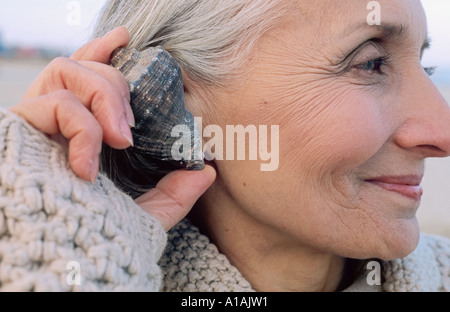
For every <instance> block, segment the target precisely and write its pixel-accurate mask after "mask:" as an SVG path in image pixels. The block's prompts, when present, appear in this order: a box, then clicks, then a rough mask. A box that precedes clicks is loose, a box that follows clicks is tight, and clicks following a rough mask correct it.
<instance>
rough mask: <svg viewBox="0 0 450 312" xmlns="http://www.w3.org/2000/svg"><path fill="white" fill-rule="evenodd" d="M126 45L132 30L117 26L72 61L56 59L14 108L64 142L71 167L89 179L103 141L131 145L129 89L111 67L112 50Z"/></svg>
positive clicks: (94, 174)
mask: <svg viewBox="0 0 450 312" xmlns="http://www.w3.org/2000/svg"><path fill="white" fill-rule="evenodd" d="M128 42H129V34H128V31H127V30H126V29H125V28H118V29H116V30H114V31H113V32H111V33H109V34H107V35H106V36H104V37H103V38H99V39H96V40H93V41H91V42H90V43H88V44H86V45H85V46H83V47H82V48H81V49H80V50H78V51H77V52H76V53H75V54H74V55H73V56H72V57H71V58H70V59H68V58H63V57H60V58H57V59H55V60H53V61H52V62H51V63H50V64H49V65H48V66H47V67H46V68H45V69H44V70H43V71H42V73H41V74H40V75H39V76H38V77H37V78H36V80H35V81H34V82H33V84H32V85H31V87H30V88H29V90H28V91H27V93H26V94H25V96H24V97H23V98H22V100H21V102H20V103H19V104H18V105H16V106H14V107H12V108H11V109H10V110H11V111H12V112H14V113H16V114H17V115H19V116H21V117H23V118H24V119H25V120H27V121H28V122H29V123H30V124H31V125H33V126H34V127H35V128H37V129H39V130H41V131H42V132H44V133H46V134H48V135H62V136H63V137H64V138H66V139H67V141H68V142H69V162H70V166H71V167H72V170H73V171H74V172H75V173H76V174H77V175H78V176H79V177H80V178H82V179H84V180H87V181H91V182H92V181H94V180H95V179H96V177H97V174H98V168H99V154H100V152H101V146H102V141H104V142H105V143H106V144H109V145H110V146H111V147H113V148H116V149H124V148H127V147H129V146H130V145H131V144H132V134H131V130H130V126H132V125H133V123H134V119H133V114H132V112H131V108H130V104H129V100H130V93H129V91H128V85H127V83H126V81H125V78H124V77H123V75H122V74H121V73H120V71H118V70H116V69H114V68H113V67H111V66H109V65H108V64H109V61H110V57H111V54H112V52H113V51H114V50H115V49H116V48H118V47H121V46H126V45H128ZM58 141H60V140H58Z"/></svg>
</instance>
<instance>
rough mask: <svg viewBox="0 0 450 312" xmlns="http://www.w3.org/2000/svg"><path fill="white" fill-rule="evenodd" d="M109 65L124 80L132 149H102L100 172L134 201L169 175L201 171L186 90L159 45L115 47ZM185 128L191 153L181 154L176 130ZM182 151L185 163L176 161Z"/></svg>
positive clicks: (174, 65) (198, 141) (175, 65)
mask: <svg viewBox="0 0 450 312" xmlns="http://www.w3.org/2000/svg"><path fill="white" fill-rule="evenodd" d="M111 65H112V66H114V67H115V68H117V69H118V70H120V71H121V72H122V73H123V75H124V76H125V79H126V80H127V82H128V85H129V89H130V94H131V108H132V110H133V113H134V116H135V119H136V127H135V128H133V129H132V133H133V139H134V146H133V147H130V148H129V149H127V150H124V151H119V150H114V149H112V148H110V147H108V146H104V149H103V153H102V169H103V171H104V172H105V173H106V174H107V175H109V177H110V178H111V179H112V180H113V181H114V182H115V183H116V185H117V186H118V187H119V188H121V189H122V190H123V191H125V192H126V193H128V194H130V195H131V196H133V197H138V196H140V195H142V194H143V193H145V192H146V191H148V190H149V189H151V188H153V187H155V186H156V184H157V183H158V182H159V180H160V179H161V178H163V177H164V176H165V175H167V174H168V173H169V172H171V171H174V170H178V169H181V168H186V169H187V170H201V169H203V168H204V166H205V163H204V160H203V153H202V145H201V137H200V134H199V133H200V132H199V129H198V128H197V124H196V122H195V119H194V117H193V116H192V114H191V113H190V112H189V111H188V110H187V109H186V107H185V103H184V86H183V78H182V73H181V69H180V66H179V65H178V63H177V61H176V60H175V59H174V58H173V57H172V56H171V55H170V54H169V53H168V52H167V51H165V50H164V49H163V48H162V47H159V46H158V47H151V48H149V49H147V50H145V51H143V52H139V51H137V50H136V49H126V48H119V49H117V50H116V51H115V52H114V54H113V57H112V60H111ZM177 126H178V127H182V128H184V129H189V132H186V133H185V135H187V134H189V135H190V145H189V150H187V151H186V150H183V145H182V144H181V143H180V142H181V141H180V136H177V135H179V133H176V136H172V131H173V130H174V128H175V127H177ZM174 149H175V150H176V149H178V151H182V152H183V153H184V154H185V155H187V156H188V157H186V159H181V160H176V159H174V157H173V150H174Z"/></svg>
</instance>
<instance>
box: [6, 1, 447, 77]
mask: <svg viewBox="0 0 450 312" xmlns="http://www.w3.org/2000/svg"><path fill="white" fill-rule="evenodd" d="M167 1H170V0H167ZM367 1H368V0H367ZM104 2H105V0H77V1H72V0H0V32H1V33H2V34H3V41H4V42H6V43H7V44H10V45H25V46H41V47H56V48H58V49H59V50H62V51H63V52H65V53H69V52H70V51H73V50H76V48H78V47H80V46H81V45H83V44H84V43H85V42H86V41H88V39H89V38H90V34H91V29H92V26H93V25H94V22H95V20H96V17H97V16H98V13H99V11H100V9H101V8H102V6H103V4H104ZM73 3H75V4H78V5H79V6H78V8H77V7H74V6H72V5H73ZM422 3H423V5H424V8H425V11H426V13H427V15H428V23H429V35H430V37H431V39H432V47H431V49H430V50H429V51H427V52H426V54H425V56H424V60H423V65H424V66H438V67H445V68H449V69H450V18H449V17H448V16H449V15H450V1H449V0H422ZM77 9H79V12H80V14H79V17H80V20H76V19H74V16H75V15H73V14H74V12H77ZM75 18H76V16H75Z"/></svg>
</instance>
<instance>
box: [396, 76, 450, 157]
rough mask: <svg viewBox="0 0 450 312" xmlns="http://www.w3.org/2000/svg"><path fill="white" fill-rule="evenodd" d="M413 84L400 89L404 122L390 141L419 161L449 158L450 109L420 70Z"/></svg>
mask: <svg viewBox="0 0 450 312" xmlns="http://www.w3.org/2000/svg"><path fill="white" fill-rule="evenodd" d="M416 74H418V76H417V75H416V76H415V77H416V78H413V79H412V80H414V82H413V83H409V84H408V87H405V88H402V90H403V91H401V98H402V102H403V103H402V104H403V105H402V112H403V115H404V116H405V118H404V119H403V122H402V123H401V125H400V127H399V128H398V130H397V132H396V134H395V137H394V140H395V143H396V144H397V145H399V146H400V147H402V148H404V149H409V150H413V151H415V152H416V153H418V154H419V155H420V156H421V157H424V158H427V157H447V156H449V155H450V107H449V105H448V103H447V102H446V100H445V99H444V97H443V96H442V94H441V93H440V92H439V90H438V89H437V87H436V86H435V85H434V83H433V82H432V81H431V79H430V78H429V77H428V76H427V75H425V73H424V72H423V70H421V73H420V74H419V73H416Z"/></svg>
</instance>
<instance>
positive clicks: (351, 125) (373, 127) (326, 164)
mask: <svg viewBox="0 0 450 312" xmlns="http://www.w3.org/2000/svg"><path fill="white" fill-rule="evenodd" d="M306 105H308V106H309V107H310V109H309V110H308V111H305V110H303V115H300V114H299V115H297V118H296V120H291V119H289V122H287V123H286V124H285V125H284V126H282V131H283V132H282V133H283V134H284V136H282V138H281V140H282V142H280V146H281V149H282V152H281V155H282V156H284V157H282V158H283V159H284V160H285V161H286V162H289V161H292V162H293V163H296V166H298V167H299V169H300V170H305V169H306V170H310V171H312V172H314V173H315V174H316V175H320V176H324V175H326V174H329V173H330V172H335V171H338V172H344V171H348V170H352V169H354V168H356V167H358V166H359V165H361V164H362V163H364V162H365V161H367V160H369V159H370V158H371V157H372V156H373V155H375V154H376V153H377V152H378V151H379V150H380V149H381V147H382V146H383V145H384V144H385V143H386V141H387V140H388V139H389V137H390V135H391V131H390V129H389V128H390V127H389V121H388V118H386V114H387V112H386V110H385V109H384V108H383V105H382V103H381V102H380V100H378V99H375V98H373V97H370V96H369V95H368V94H367V92H361V91H359V90H354V89H347V90H339V89H338V90H330V91H328V92H327V93H324V94H323V95H322V96H321V97H318V98H316V99H315V100H314V102H310V103H307V104H306ZM294 115H295V114H294Z"/></svg>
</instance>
